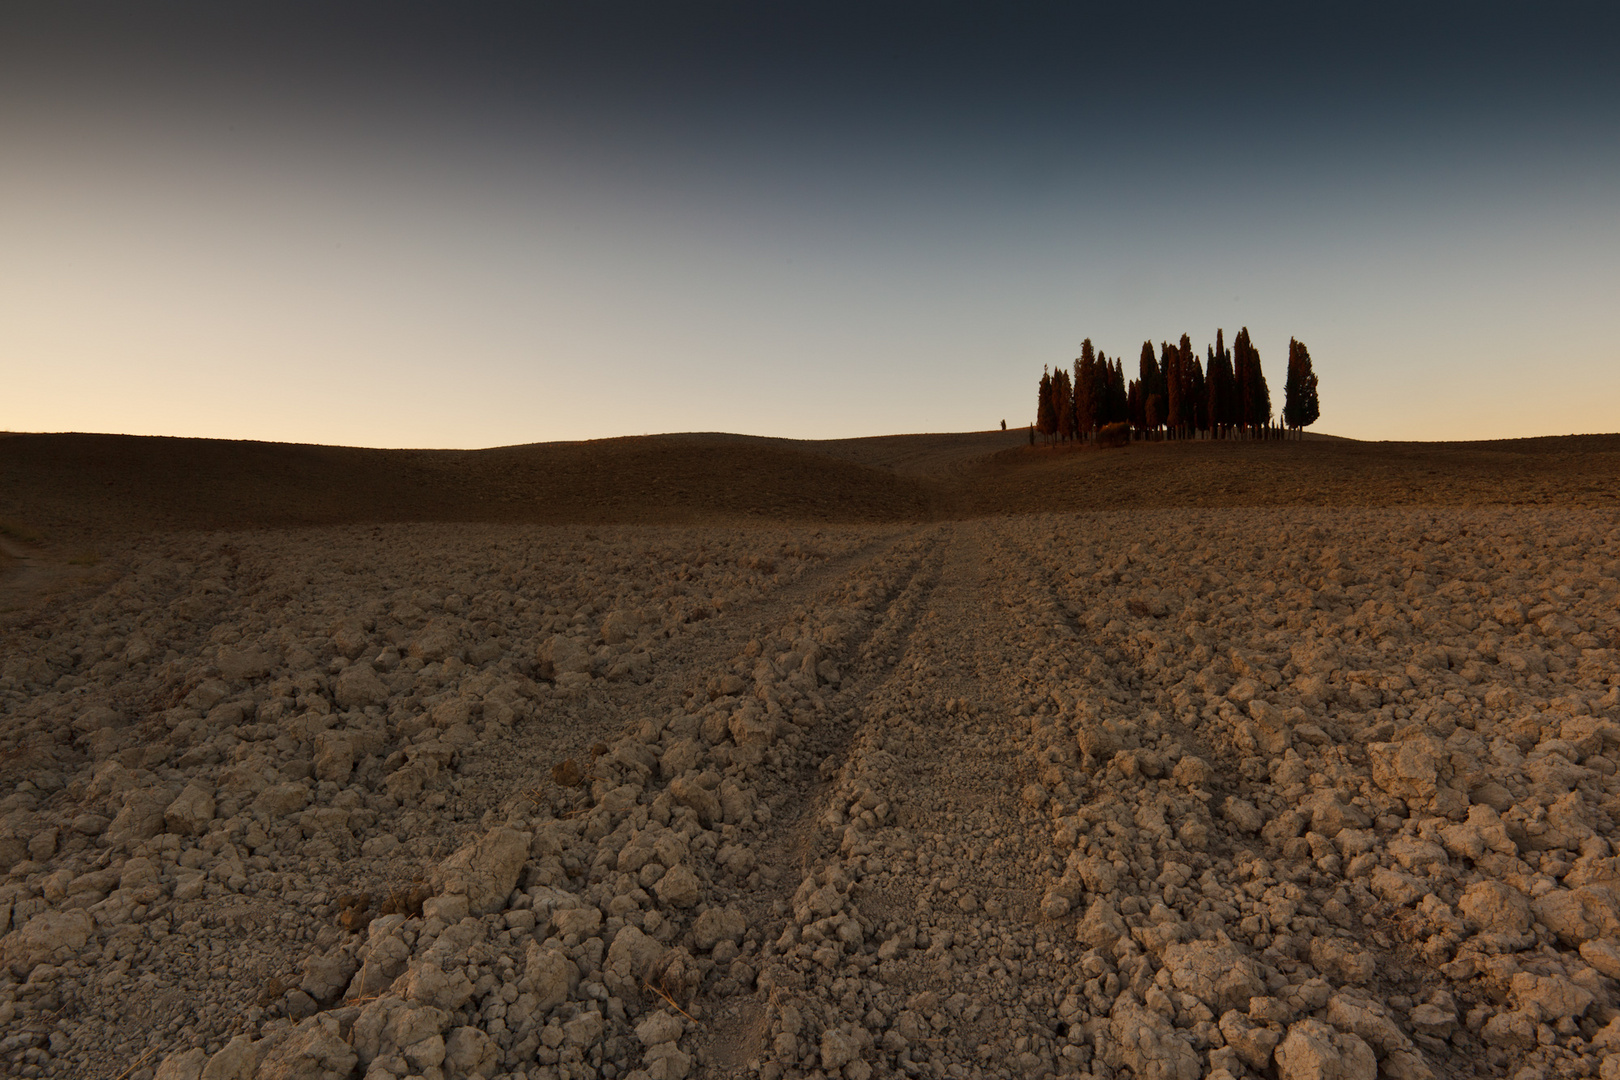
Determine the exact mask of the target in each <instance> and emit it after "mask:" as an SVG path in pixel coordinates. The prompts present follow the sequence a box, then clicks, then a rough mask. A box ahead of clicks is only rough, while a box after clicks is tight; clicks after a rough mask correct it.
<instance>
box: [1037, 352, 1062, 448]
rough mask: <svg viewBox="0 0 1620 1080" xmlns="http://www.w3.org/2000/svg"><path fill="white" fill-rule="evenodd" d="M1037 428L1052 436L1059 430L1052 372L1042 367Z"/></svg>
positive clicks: (1045, 434) (1047, 435) (1042, 432)
mask: <svg viewBox="0 0 1620 1080" xmlns="http://www.w3.org/2000/svg"><path fill="white" fill-rule="evenodd" d="M1035 430H1036V431H1038V432H1040V433H1041V434H1042V435H1044V436H1046V437H1048V438H1050V437H1051V435H1052V432H1054V431H1056V430H1057V414H1056V413H1054V412H1053V411H1052V373H1051V372H1050V371H1048V370H1046V369H1045V368H1044V367H1043V368H1042V369H1041V393H1040V398H1039V399H1038V400H1037V401H1036V402H1035Z"/></svg>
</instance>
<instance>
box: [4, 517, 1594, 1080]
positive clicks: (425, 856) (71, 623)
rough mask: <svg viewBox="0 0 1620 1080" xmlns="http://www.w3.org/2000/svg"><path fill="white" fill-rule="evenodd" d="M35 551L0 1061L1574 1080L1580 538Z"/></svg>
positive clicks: (9, 862) (1589, 669) (1270, 523)
mask: <svg viewBox="0 0 1620 1080" xmlns="http://www.w3.org/2000/svg"><path fill="white" fill-rule="evenodd" d="M76 572H77V573H78V574H79V578H78V579H76V580H66V579H63V580H61V581H59V582H57V583H56V586H55V591H54V592H52V591H44V592H42V591H41V589H42V588H44V586H43V585H42V583H41V582H39V581H30V582H28V583H27V587H23V586H22V585H16V584H14V585H12V586H9V587H8V588H7V589H6V591H5V592H4V594H3V596H0V599H3V600H4V603H0V607H9V608H10V609H11V610H10V611H9V612H7V613H5V614H4V615H0V619H3V620H4V638H3V644H0V714H3V715H0V873H4V872H5V871H7V870H8V869H9V876H8V877H5V878H3V879H0V933H7V932H9V933H7V936H5V937H4V938H3V940H0V960H3V962H4V968H3V970H0V1072H5V1073H7V1074H10V1075H19V1076H92V1077H93V1076H101V1077H119V1076H127V1077H131V1078H136V1077H138V1078H142V1080H145V1078H148V1077H151V1076H153V1075H154V1073H155V1074H156V1075H158V1076H160V1077H163V1078H166V1080H167V1078H182V1077H183V1078H188V1080H189V1078H194V1077H198V1076H203V1077H207V1078H209V1080H226V1078H233V1077H249V1076H255V1075H256V1076H262V1077H360V1076H368V1077H378V1078H380V1077H383V1076H422V1077H468V1076H481V1077H484V1078H485V1080H495V1078H496V1077H511V1078H516V1077H527V1078H539V1077H546V1078H551V1077H574V1078H578V1077H608V1078H617V1077H623V1076H636V1077H641V1076H647V1077H681V1076H688V1075H692V1076H697V1075H713V1076H733V1075H735V1076H754V1075H757V1076H760V1077H762V1078H778V1077H784V1076H806V1075H820V1076H831V1075H834V1074H839V1075H842V1076H844V1077H847V1078H849V1080H865V1078H866V1077H869V1076H899V1075H906V1076H919V1077H922V1076H926V1077H969V1076H1045V1075H1060V1076H1083V1075H1088V1074H1089V1075H1093V1076H1099V1077H1121V1076H1140V1077H1155V1078H1156V1077H1166V1078H1186V1080H1191V1078H1194V1077H1199V1076H1205V1075H1208V1076H1214V1077H1224V1076H1230V1077H1243V1076H1281V1077H1284V1078H1288V1080H1292V1078H1295V1077H1301V1078H1302V1077H1308V1076H1309V1077H1341V1076H1342V1077H1367V1078H1369V1080H1370V1078H1371V1077H1372V1076H1374V1075H1375V1073H1376V1074H1378V1075H1383V1076H1389V1077H1422V1076H1427V1075H1431V1074H1433V1075H1440V1076H1451V1075H1476V1074H1477V1075H1497V1076H1512V1075H1525V1076H1536V1075H1543V1076H1555V1075H1558V1076H1562V1075H1589V1076H1596V1075H1599V1074H1600V1073H1601V1075H1602V1076H1605V1077H1614V1076H1620V1065H1617V1064H1616V1063H1615V1062H1614V1061H1611V1062H1610V1063H1609V1064H1608V1065H1604V1064H1603V1062H1604V1060H1605V1056H1606V1055H1620V1019H1617V1017H1620V1011H1617V1006H1620V997H1617V994H1616V982H1615V980H1616V978H1620V866H1617V863H1616V860H1615V857H1614V849H1613V846H1612V845H1613V843H1614V842H1615V822H1616V820H1617V819H1620V799H1617V796H1620V778H1617V776H1616V762H1617V761H1620V662H1617V659H1616V653H1615V651H1614V650H1615V647H1616V645H1617V644H1620V640H1617V638H1620V610H1617V601H1620V580H1617V579H1620V519H1617V516H1616V514H1615V513H1614V512H1613V511H1612V510H1601V511H1599V510H1571V509H1560V510H1465V509H1444V510H1422V509H1418V510H1408V509H1401V510H1354V511H1342V510H1341V511H1333V510H1311V509H1286V508H1283V509H1278V508H1272V509H1247V510H1145V511H1138V512H1134V513H1131V514H1108V513H1094V514H1078V515H1065V516H1047V517H1027V518H988V519H983V520H978V521H971V522H954V523H943V524H933V525H927V526H920V527H826V528H819V529H815V528H791V527H765V526H762V527H759V528H751V529H718V528H716V529H701V528H693V529H672V528H661V529H660V528H593V529H584V528H560V527H551V528H546V527H534V526H502V527H495V526H450V525H443V526H403V525H398V526H383V527H380V528H375V529H372V528H364V529H360V528H332V529H311V530H302V531H259V532H250V533H234V534H221V533H215V534H199V533H178V534H172V535H168V536H163V537H160V538H157V539H155V540H153V539H147V540H143V541H141V542H140V543H139V544H138V545H136V546H132V547H131V549H129V550H125V551H119V550H111V549H107V548H103V549H102V550H101V552H100V562H99V564H98V565H97V566H95V567H85V568H80V569H79V570H78V571H76ZM559 781H561V782H559ZM575 783H577V784H578V786H565V784H575ZM424 900H425V903H424V902H423V901H424ZM1526 1068H1528V1069H1530V1070H1532V1071H1531V1072H1530V1073H1524V1072H1522V1070H1524V1069H1526ZM638 1070H639V1071H638Z"/></svg>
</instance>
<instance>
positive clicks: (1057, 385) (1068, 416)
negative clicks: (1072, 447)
mask: <svg viewBox="0 0 1620 1080" xmlns="http://www.w3.org/2000/svg"><path fill="white" fill-rule="evenodd" d="M1052 414H1053V416H1054V418H1055V419H1056V421H1057V436H1058V438H1059V439H1063V440H1066V439H1068V437H1069V429H1070V428H1071V427H1073V426H1074V388H1073V385H1072V384H1071V383H1070V382H1069V373H1068V372H1067V371H1065V370H1064V369H1062V368H1058V369H1057V370H1056V371H1054V372H1053V373H1052Z"/></svg>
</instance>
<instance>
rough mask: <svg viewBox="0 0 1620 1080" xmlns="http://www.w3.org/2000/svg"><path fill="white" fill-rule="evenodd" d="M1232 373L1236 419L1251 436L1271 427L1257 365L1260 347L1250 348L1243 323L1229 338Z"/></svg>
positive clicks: (1265, 390)
mask: <svg viewBox="0 0 1620 1080" xmlns="http://www.w3.org/2000/svg"><path fill="white" fill-rule="evenodd" d="M1232 372H1233V376H1234V378H1235V380H1236V382H1237V397H1238V417H1239V418H1238V420H1237V423H1238V424H1239V425H1241V426H1242V427H1243V428H1245V429H1246V430H1247V431H1248V433H1249V435H1250V436H1251V437H1253V438H1259V437H1260V434H1261V429H1263V428H1268V427H1270V426H1271V391H1270V390H1269V389H1268V388H1267V387H1266V376H1265V372H1264V371H1262V370H1261V368H1260V350H1259V349H1256V348H1255V347H1254V341H1253V340H1252V339H1251V338H1250V337H1249V328H1248V327H1247V326H1245V327H1244V328H1243V329H1241V330H1239V331H1238V335H1237V337H1235V338H1233V339H1232Z"/></svg>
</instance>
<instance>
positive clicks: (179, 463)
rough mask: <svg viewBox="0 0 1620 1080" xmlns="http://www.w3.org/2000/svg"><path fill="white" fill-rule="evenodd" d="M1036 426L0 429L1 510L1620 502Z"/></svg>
mask: <svg viewBox="0 0 1620 1080" xmlns="http://www.w3.org/2000/svg"><path fill="white" fill-rule="evenodd" d="M1026 438H1027V436H1026V435H1025V433H1024V432H1021V431H1011V432H1001V431H991V432H969V433H960V434H932V435H893V436H881V437H876V438H870V439H841V440H829V441H824V442H809V441H793V440H787V439H766V438H755V437H751V436H742V435H726V434H689V435H654V436H642V437H634V438H622V439H603V440H596V441H591V442H576V443H537V444H532V445H527V446H510V447H500V448H496V449H490V450H368V449H356V448H350V447H335V446H306V445H294V444H284V443H262V442H233V441H227V440H210V439H171V438H149V437H136V436H123V435H78V434H68V435H4V436H0V521H12V522H16V523H18V524H20V525H21V526H22V527H24V528H25V529H27V530H30V531H35V532H39V533H42V534H44V535H46V536H47V537H50V536H52V535H53V534H56V535H63V536H65V535H67V534H106V533H114V534H117V533H131V532H133V533H141V532H146V531H150V530H154V529H170V528H233V527H243V526H289V525H319V524H334V523H343V522H354V523H370V522H383V521H489V522H527V523H538V524H581V523H585V524H591V523H601V524H637V523H641V524H655V523H696V522H711V521H718V522H725V521H749V520H775V521H826V522H834V521H837V522H863V521H869V522H880V521H913V520H928V519H937V518H942V517H963V516H978V515H991V514H1003V513H1041V512H1049V511H1068V510H1086V509H1118V508H1127V507H1132V506H1183V505H1184V506H1255V505H1317V506H1377V505H1419V504H1427V505H1501V504H1552V505H1571V506H1574V505H1617V504H1620V503H1617V499H1616V491H1617V490H1620V436H1613V435H1605V436H1569V437H1561V438H1546V439H1522V440H1504V441H1493V442H1476V443H1362V442H1356V441H1353V440H1348V439H1311V440H1306V441H1303V442H1268V443H1247V442H1208V441H1191V442H1170V443H1133V444H1131V445H1130V446H1127V447H1124V448H1122V449H1117V450H1106V451H1104V450H1097V449H1094V448H1091V447H1079V446H1074V445H1072V444H1071V445H1068V446H1058V447H1044V446H1042V447H1030V446H1028V445H1027V444H1025V442H1024V440H1025V439H1026Z"/></svg>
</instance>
